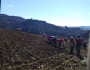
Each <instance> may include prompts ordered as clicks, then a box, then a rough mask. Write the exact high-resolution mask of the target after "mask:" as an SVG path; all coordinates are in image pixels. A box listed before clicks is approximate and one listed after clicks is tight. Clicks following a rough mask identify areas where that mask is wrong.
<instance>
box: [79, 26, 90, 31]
mask: <svg viewBox="0 0 90 70" xmlns="http://www.w3.org/2000/svg"><path fill="white" fill-rule="evenodd" d="M80 28H83V29H86V30H90V26H80Z"/></svg>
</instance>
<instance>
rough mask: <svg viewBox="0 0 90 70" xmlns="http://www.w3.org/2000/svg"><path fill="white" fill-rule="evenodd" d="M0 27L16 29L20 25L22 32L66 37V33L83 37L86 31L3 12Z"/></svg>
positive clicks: (0, 16)
mask: <svg viewBox="0 0 90 70" xmlns="http://www.w3.org/2000/svg"><path fill="white" fill-rule="evenodd" d="M0 27H1V28H6V29H11V30H16V28H19V27H20V28H21V29H22V30H21V31H22V32H30V33H33V34H38V33H39V32H42V33H43V32H44V33H46V34H50V35H55V36H64V37H67V36H68V35H72V36H73V37H76V34H80V35H81V36H82V37H84V36H85V33H86V30H85V29H82V28H69V27H67V26H65V27H62V26H56V25H53V24H50V23H47V22H46V21H42V20H35V19H24V18H22V17H17V16H8V15H5V14H1V15H0Z"/></svg>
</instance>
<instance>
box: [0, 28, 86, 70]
mask: <svg viewBox="0 0 90 70" xmlns="http://www.w3.org/2000/svg"><path fill="white" fill-rule="evenodd" d="M81 49H82V50H81V57H82V59H80V58H78V57H77V56H76V50H75V49H74V53H75V55H68V54H69V44H68V42H66V45H65V49H62V50H60V49H58V48H55V47H54V46H52V45H50V44H48V41H47V38H45V39H43V38H42V36H41V35H35V34H30V33H24V32H19V31H13V30H7V29H2V28H0V70H86V67H87V64H86V60H87V51H85V50H83V48H81Z"/></svg>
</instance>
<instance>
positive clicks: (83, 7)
mask: <svg viewBox="0 0 90 70" xmlns="http://www.w3.org/2000/svg"><path fill="white" fill-rule="evenodd" d="M1 14H7V15H13V16H21V17H23V18H25V19H30V18H33V19H37V20H44V21H46V22H48V23H51V24H55V25H59V26H82V25H83V26H90V0H1Z"/></svg>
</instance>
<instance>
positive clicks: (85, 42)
mask: <svg viewBox="0 0 90 70" xmlns="http://www.w3.org/2000/svg"><path fill="white" fill-rule="evenodd" d="M83 47H84V50H86V47H87V40H86V38H85V39H84V40H83Z"/></svg>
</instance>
